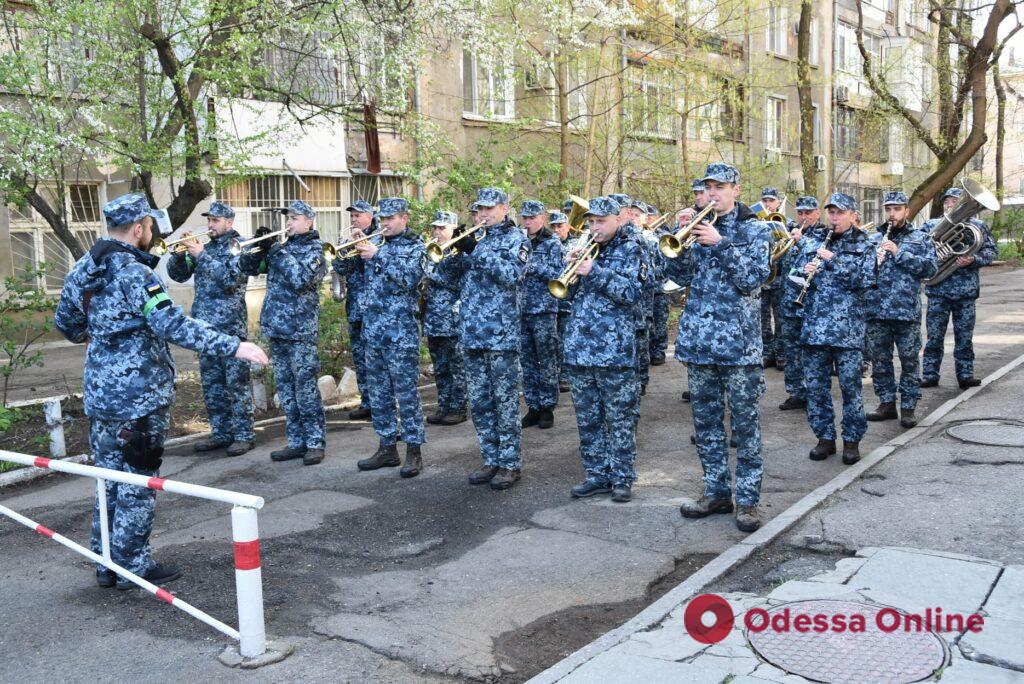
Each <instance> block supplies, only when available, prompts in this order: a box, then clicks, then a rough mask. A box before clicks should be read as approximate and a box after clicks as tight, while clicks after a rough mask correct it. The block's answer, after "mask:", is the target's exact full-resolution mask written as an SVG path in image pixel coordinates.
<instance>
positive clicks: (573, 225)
mask: <svg viewBox="0 0 1024 684" xmlns="http://www.w3.org/2000/svg"><path fill="white" fill-rule="evenodd" d="M569 201H570V202H572V210H571V211H570V212H569V217H568V221H569V232H570V233H575V234H577V235H579V234H581V233H582V232H583V226H584V225H586V223H587V217H586V213H587V212H588V211H590V202H588V201H587V200H585V199H583V198H582V197H579V196H577V195H569Z"/></svg>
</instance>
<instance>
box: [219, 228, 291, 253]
mask: <svg viewBox="0 0 1024 684" xmlns="http://www.w3.org/2000/svg"><path fill="white" fill-rule="evenodd" d="M287 233H288V229H287V228H282V229H281V230H275V231H274V232H273V233H267V234H266V235H261V236H259V237H255V238H249V239H248V240H241V241H240V240H238V238H234V239H232V240H231V242H230V243H229V244H228V251H229V252H231V254H232V255H234V256H238V255H240V254H245V253H247V248H248V247H250V246H251V245H255V244H256V243H257V242H262V241H263V240H268V239H270V238H276V237H278V236H281V235H285V234H287Z"/></svg>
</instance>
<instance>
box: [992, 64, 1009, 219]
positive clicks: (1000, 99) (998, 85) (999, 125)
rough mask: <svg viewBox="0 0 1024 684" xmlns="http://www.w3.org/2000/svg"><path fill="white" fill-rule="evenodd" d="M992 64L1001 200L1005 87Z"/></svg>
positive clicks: (1003, 185) (997, 216)
mask: <svg viewBox="0 0 1024 684" xmlns="http://www.w3.org/2000/svg"><path fill="white" fill-rule="evenodd" d="M996 59H997V61H996V63H995V64H993V65H992V83H993V85H994V86H995V91H996V197H998V198H999V201H1000V202H1002V201H1003V195H1004V194H1005V192H1006V188H1005V182H1006V181H1005V178H1004V177H1003V148H1004V145H1005V144H1006V88H1005V87H1003V79H1002V78H1001V77H1000V74H999V61H998V57H997V58H996ZM1000 218H1001V217H1000V212H998V211H997V212H996V215H995V217H994V218H993V220H992V231H993V232H994V233H995V234H996V235H997V236H998V235H999V232H1000V231H1001V230H1002V225H1001V223H1002V221H1000Z"/></svg>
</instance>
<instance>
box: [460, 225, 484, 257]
mask: <svg viewBox="0 0 1024 684" xmlns="http://www.w3.org/2000/svg"><path fill="white" fill-rule="evenodd" d="M465 229H466V226H465V224H462V225H460V226H459V227H458V229H457V232H458V233H461V232H462V231H464V230H465ZM479 234H480V233H479V231H478V232H476V233H473V234H471V235H465V236H463V237H462V238H461V239H460V240H459V241H458V242H456V243H455V249H457V250H459V251H460V252H462V253H463V254H472V253H473V250H474V249H476V236H477V235H479Z"/></svg>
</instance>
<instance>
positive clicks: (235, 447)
mask: <svg viewBox="0 0 1024 684" xmlns="http://www.w3.org/2000/svg"><path fill="white" fill-rule="evenodd" d="M255 446H256V442H248V441H245V442H243V441H238V442H232V443H231V446H229V447H228V456H241V455H242V454H244V453H246V452H248V451H252V450H253V447H255Z"/></svg>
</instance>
